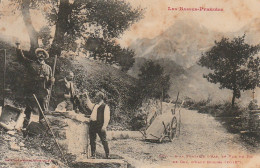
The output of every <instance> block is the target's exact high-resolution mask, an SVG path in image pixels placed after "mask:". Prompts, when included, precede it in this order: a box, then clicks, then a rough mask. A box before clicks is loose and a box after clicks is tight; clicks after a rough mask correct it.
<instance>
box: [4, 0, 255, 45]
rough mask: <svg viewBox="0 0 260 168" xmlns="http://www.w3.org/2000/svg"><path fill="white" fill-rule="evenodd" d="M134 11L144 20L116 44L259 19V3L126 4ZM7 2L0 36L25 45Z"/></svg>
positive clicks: (161, 0)
mask: <svg viewBox="0 0 260 168" xmlns="http://www.w3.org/2000/svg"><path fill="white" fill-rule="evenodd" d="M127 1H128V2H130V3H131V4H132V5H133V6H134V7H138V6H140V7H141V8H145V14H144V18H143V19H142V20H140V21H139V22H138V23H136V24H134V25H132V26H131V28H130V29H129V30H128V31H126V32H125V34H124V35H122V38H121V39H120V40H119V42H120V43H121V44H122V45H123V46H127V45H129V44H131V42H132V41H134V40H136V39H137V38H153V37H155V36H157V35H159V34H160V33H162V32H163V31H164V30H166V29H167V28H168V27H169V26H171V25H172V24H174V22H175V21H176V20H187V22H188V21H189V20H191V19H192V20H195V21H197V22H198V24H201V25H203V26H205V27H207V28H208V29H212V30H216V31H224V32H227V31H236V30H238V29H239V28H241V27H242V26H244V25H245V24H246V23H248V22H249V21H250V20H252V19H254V18H257V17H259V16H260V8H259V6H260V0H127ZM6 2H7V0H2V2H1V4H0V10H1V14H3V15H2V16H1V19H0V32H1V33H3V34H6V35H12V36H16V37H19V38H20V39H21V40H26V41H28V40H29V38H28V34H27V33H26V29H25V26H24V24H23V20H22V16H21V15H14V14H13V13H11V12H10V8H8V7H6V6H5V3H6ZM168 7H172V8H179V7H183V8H199V7H206V8H210V7H211V8H223V9H224V11H223V12H212V11H211V12H206V11H193V12H192V11H169V10H168ZM40 18H42V17H41V15H40V13H34V16H33V24H34V26H35V27H36V29H39V28H40V27H41V26H42V25H44V24H45V21H44V20H43V19H40Z"/></svg>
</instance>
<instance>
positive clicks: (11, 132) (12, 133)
mask: <svg viewBox="0 0 260 168" xmlns="http://www.w3.org/2000/svg"><path fill="white" fill-rule="evenodd" d="M7 134H9V135H14V134H15V131H7Z"/></svg>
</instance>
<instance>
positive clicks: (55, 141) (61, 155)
mask: <svg viewBox="0 0 260 168" xmlns="http://www.w3.org/2000/svg"><path fill="white" fill-rule="evenodd" d="M33 97H34V99H35V101H36V102H37V105H38V107H39V110H40V112H41V113H42V116H43V118H44V120H45V121H46V123H47V126H48V128H49V130H50V131H51V134H52V137H53V139H54V140H55V143H56V145H57V147H58V149H59V151H60V154H61V156H62V158H63V160H64V161H65V162H66V163H67V164H68V162H67V160H66V159H65V157H64V154H63V152H62V150H61V148H60V145H59V144H58V142H57V140H56V137H55V135H54V133H53V132H52V129H51V126H50V125H49V122H48V121H47V119H46V117H45V115H44V113H43V111H42V108H41V105H40V103H39V101H38V99H37V97H36V96H35V94H33Z"/></svg>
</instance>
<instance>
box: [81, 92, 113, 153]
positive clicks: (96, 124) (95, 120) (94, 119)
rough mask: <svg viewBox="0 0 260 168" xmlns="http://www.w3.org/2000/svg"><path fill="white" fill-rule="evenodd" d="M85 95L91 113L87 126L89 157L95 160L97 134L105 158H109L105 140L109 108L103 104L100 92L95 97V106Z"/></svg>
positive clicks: (102, 96) (102, 95)
mask: <svg viewBox="0 0 260 168" xmlns="http://www.w3.org/2000/svg"><path fill="white" fill-rule="evenodd" d="M85 95H86V97H87V100H86V105H87V106H88V107H89V108H90V109H92V113H91V115H90V126H89V138H90V146H91V157H92V158H96V137H97V134H98V135H99V137H100V139H101V142H102V144H103V146H104V150H105V154H106V158H110V156H109V147H108V142H107V139H106V130H107V125H108V123H109V120H110V108H109V106H108V105H107V104H105V102H104V97H105V95H104V93H102V92H98V93H97V94H96V96H95V103H96V104H93V103H92V102H91V101H90V99H89V97H88V94H87V93H85Z"/></svg>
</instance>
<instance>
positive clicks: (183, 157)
mask: <svg viewBox="0 0 260 168" xmlns="http://www.w3.org/2000/svg"><path fill="white" fill-rule="evenodd" d="M181 121H182V123H181V132H180V136H179V137H178V138H176V139H174V141H173V142H164V143H161V144H159V143H149V142H145V141H142V140H137V139H136V140H133V139H123V140H113V141H110V148H111V153H113V154H117V155H119V156H122V157H124V158H125V159H126V160H127V161H128V162H129V163H130V164H131V165H133V166H134V167H185V168H202V167H205V168H213V167H214V168H240V167H246V168H250V167H251V168H257V167H260V159H259V154H260V152H259V150H258V151H257V150H256V151H253V150H249V149H248V148H246V145H245V144H243V143H242V142H241V141H240V138H239V135H235V134H231V133H228V132H227V131H226V130H225V128H224V127H223V126H222V125H221V124H220V123H219V122H218V121H216V120H215V119H214V118H213V117H212V116H210V115H207V114H200V113H198V112H196V111H191V110H186V109H182V110H181Z"/></svg>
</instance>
